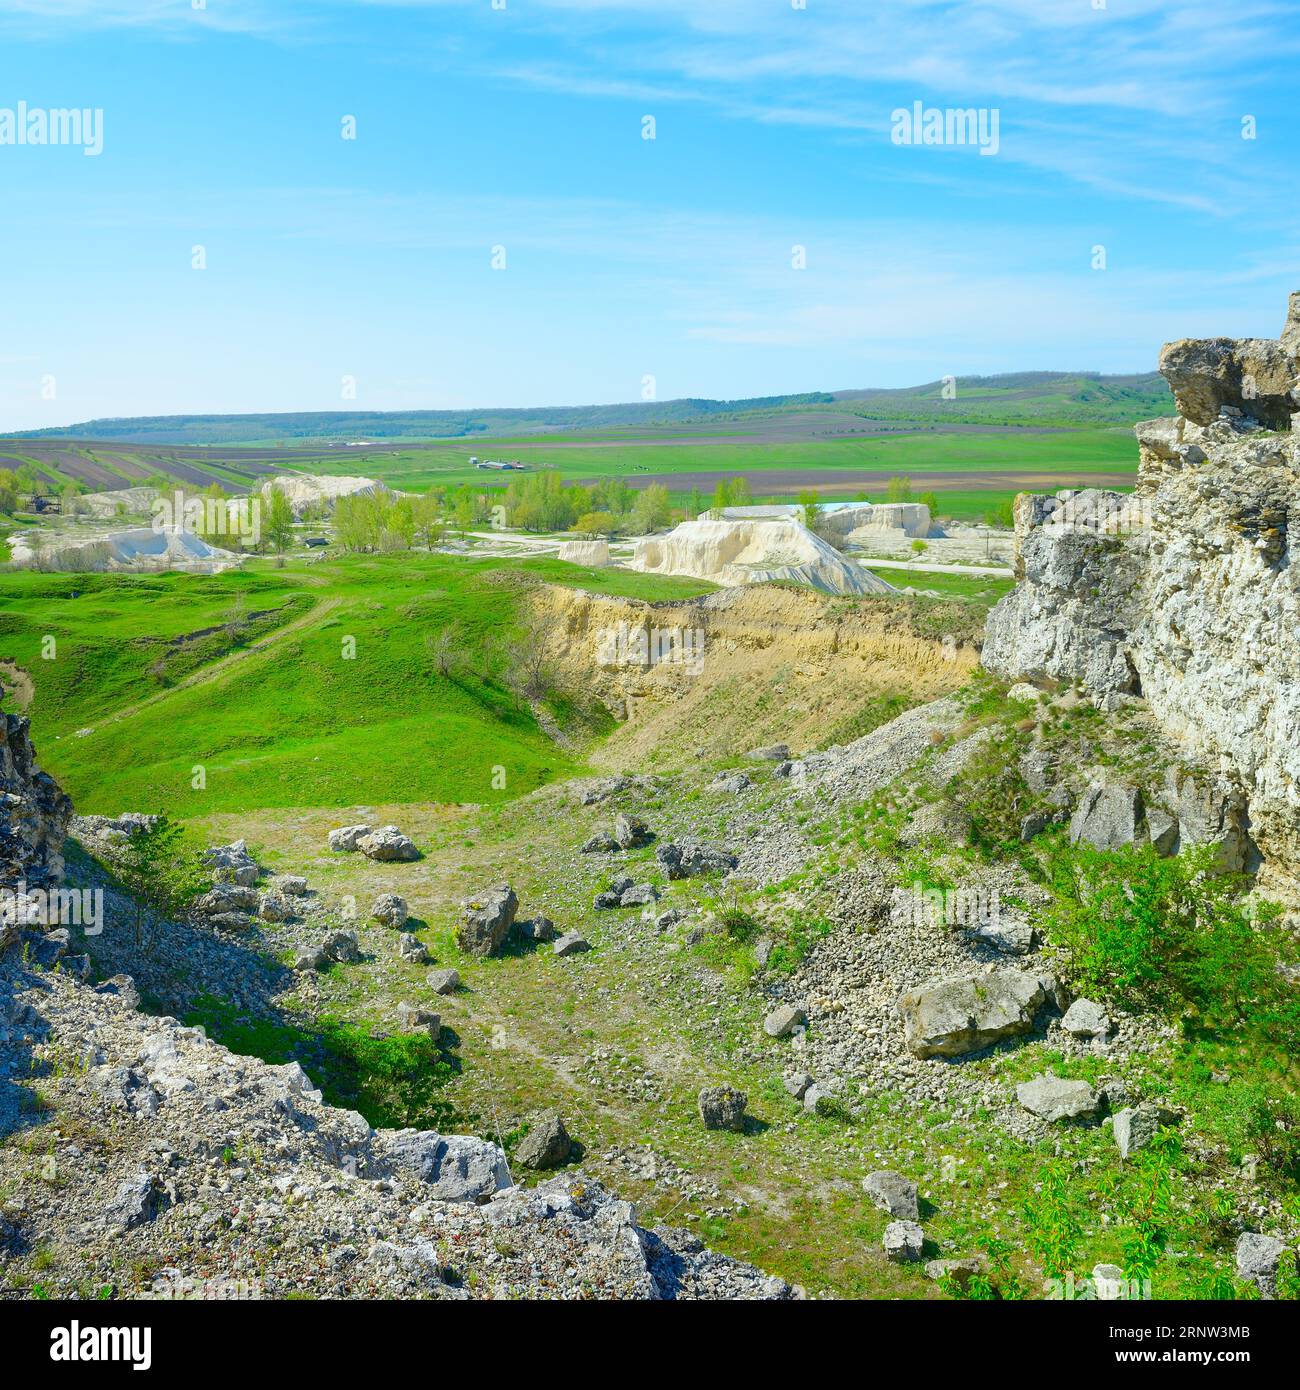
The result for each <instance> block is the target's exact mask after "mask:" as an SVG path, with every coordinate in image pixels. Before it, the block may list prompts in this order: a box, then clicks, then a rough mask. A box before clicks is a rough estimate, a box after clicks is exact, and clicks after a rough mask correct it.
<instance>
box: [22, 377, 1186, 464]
mask: <svg viewBox="0 0 1300 1390" xmlns="http://www.w3.org/2000/svg"><path fill="white" fill-rule="evenodd" d="M949 395H952V393H951V392H950V393H949ZM1172 408H1173V401H1172V397H1171V396H1170V394H1169V389H1168V387H1167V386H1166V385H1165V382H1164V380H1163V379H1162V378H1161V377H1159V376H1157V375H1156V374H1155V373H1149V374H1146V375H1141V376H1106V375H1103V374H1100V373H1093V372H1015V373H1009V374H1007V375H1003V376H987V377H980V376H971V377H958V378H957V379H956V389H955V396H953V398H951V399H949V398H946V397H945V392H944V383H943V382H942V381H933V382H927V383H925V384H924V385H921V386H910V387H901V388H896V389H870V388H867V389H861V390H849V391H812V392H804V393H801V394H798V395H788V396H757V397H753V398H750V399H746V400H734V401H715V400H706V399H697V398H689V397H688V398H685V399H682V400H674V401H636V402H630V403H627V404H622V405H587V406H538V407H529V408H524V409H511V410H499V409H491V408H488V409H481V410H414V411H307V412H297V413H291V414H270V415H155V416H137V417H133V418H126V419H107V420H86V421H83V422H81V423H79V424H75V425H67V426H62V427H59V428H55V429H43V430H27V431H24V432H21V433H19V434H15V435H11V436H9V437H10V438H13V439H51V440H53V439H65V440H101V441H106V442H110V443H118V444H142V445H155V446H174V445H178V446H186V445H188V446H202V445H207V446H211V445H219V446H230V445H239V444H255V443H273V442H276V441H284V442H297V443H302V444H306V443H313V444H318V445H319V444H332V443H353V442H356V441H367V442H371V443H379V442H393V441H397V440H417V439H467V438H470V439H472V438H475V437H478V436H483V437H485V438H488V437H491V436H519V435H538V434H552V433H559V432H566V431H578V430H618V429H640V430H656V429H663V428H665V427H673V428H679V429H681V428H685V429H687V430H690V429H691V428H695V429H709V428H714V429H716V428H717V427H718V426H719V425H721V424H724V423H729V424H751V425H757V424H760V423H761V422H763V421H764V420H768V421H771V420H772V419H773V418H774V417H780V416H783V415H793V414H798V415H801V416H804V417H812V418H814V419H815V417H816V416H817V415H819V414H826V415H830V416H838V417H844V416H853V417H858V418H862V419H879V420H891V421H895V420H898V421H905V420H911V421H916V422H918V423H921V424H927V425H940V426H942V424H943V423H950V424H999V425H1017V424H1022V425H1033V426H1038V427H1052V428H1065V429H1069V428H1079V427H1083V426H1089V425H1091V426H1096V425H1107V424H1114V425H1131V424H1133V423H1134V422H1136V421H1137V420H1140V419H1144V418H1147V417H1150V416H1153V415H1161V414H1168V413H1170V412H1171V411H1172Z"/></svg>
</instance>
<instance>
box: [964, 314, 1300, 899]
mask: <svg viewBox="0 0 1300 1390" xmlns="http://www.w3.org/2000/svg"><path fill="white" fill-rule="evenodd" d="M1288 333H1289V334H1290V337H1289V338H1288V336H1287V334H1285V333H1284V335H1283V338H1282V339H1281V340H1278V341H1276V342H1274V341H1272V340H1265V339H1248V340H1244V341H1243V342H1242V343H1240V344H1234V342H1233V340H1230V339H1217V338H1216V339H1209V340H1207V341H1206V342H1203V343H1196V342H1190V341H1186V340H1185V341H1182V342H1180V343H1177V344H1171V345H1169V346H1167V347H1166V348H1165V350H1164V352H1163V353H1162V354H1161V370H1162V371H1163V372H1164V374H1165V375H1166V377H1168V379H1169V381H1170V384H1171V386H1173V388H1174V390H1175V393H1176V398H1177V399H1178V401H1179V403H1180V405H1181V406H1182V407H1183V408H1184V409H1185V410H1186V411H1188V412H1191V414H1190V415H1188V416H1178V417H1175V418H1173V419H1167V420H1152V421H1147V422H1146V423H1144V424H1141V425H1139V426H1137V437H1138V443H1139V446H1140V463H1139V470H1138V481H1137V489H1136V492H1135V494H1134V495H1133V496H1132V497H1126V496H1122V495H1120V494H1117V493H1113V492H1097V491H1093V490H1088V491H1086V492H1078V493H1058V494H1057V495H1056V496H1055V497H1037V496H1030V495H1028V494H1021V496H1020V497H1018V498H1017V499H1016V509H1015V515H1016V570H1017V575H1018V577H1019V579H1020V581H1021V582H1020V584H1019V586H1018V587H1017V588H1016V590H1015V591H1014V592H1013V593H1011V594H1009V595H1008V596H1007V597H1006V598H1004V599H1003V600H1002V601H1001V602H1000V603H999V604H998V605H997V607H996V608H994V610H993V612H992V613H991V614H990V616H989V620H988V624H987V631H986V638H985V645H984V653H983V661H984V665H985V666H986V667H987V668H989V669H990V670H991V671H993V672H994V673H996V674H998V675H1001V676H1004V677H1006V678H1007V679H1022V678H1029V679H1035V678H1038V679H1048V680H1060V681H1070V682H1077V683H1078V684H1079V685H1080V686H1082V687H1083V689H1085V690H1086V691H1087V692H1088V693H1089V694H1090V695H1091V696H1092V697H1093V698H1094V700H1096V701H1097V702H1098V703H1099V704H1102V705H1108V704H1113V703H1114V702H1115V701H1117V700H1119V699H1122V698H1123V697H1124V696H1141V697H1143V698H1144V699H1145V700H1146V702H1147V705H1148V707H1149V709H1150V711H1151V713H1152V715H1153V716H1154V718H1155V719H1156V721H1157V723H1158V724H1159V726H1160V727H1161V729H1162V730H1163V731H1164V732H1165V733H1166V734H1167V735H1168V736H1169V737H1170V738H1171V739H1172V740H1173V741H1174V742H1175V744H1177V745H1178V746H1179V747H1180V748H1181V749H1182V750H1184V752H1185V754H1186V756H1187V757H1188V758H1189V760H1193V761H1197V762H1199V763H1202V764H1204V765H1205V766H1206V767H1207V768H1210V769H1212V770H1213V771H1215V772H1216V773H1218V774H1219V775H1221V776H1224V777H1227V778H1229V779H1231V780H1232V781H1233V782H1235V783H1236V785H1237V786H1239V787H1240V789H1241V792H1242V794H1243V795H1244V797H1245V799H1246V804H1247V814H1248V820H1249V826H1250V833H1251V836H1252V837H1253V839H1254V841H1255V844H1256V845H1257V846H1258V849H1259V850H1260V852H1261V853H1262V854H1263V855H1264V857H1265V860H1266V861H1267V867H1268V869H1269V871H1270V875H1271V876H1272V875H1275V876H1276V883H1277V885H1278V886H1279V887H1282V886H1285V885H1287V884H1290V885H1292V886H1294V887H1300V881H1298V880H1300V875H1298V874H1297V869H1296V866H1297V864H1300V790H1298V789H1300V644H1297V642H1296V640H1295V634H1296V632H1297V631H1300V582H1298V576H1297V570H1296V568H1295V566H1293V565H1292V563H1291V559H1292V554H1293V552H1294V550H1295V545H1296V543H1297V542H1300V433H1297V432H1296V430H1295V429H1294V428H1286V427H1283V425H1282V423H1280V422H1286V423H1287V424H1289V425H1291V426H1294V425H1296V424H1300V414H1297V413H1296V412H1297V411H1298V410H1300V296H1292V301H1291V317H1290V319H1289V320H1288ZM1225 344H1226V346H1225ZM1270 344H1271V345H1270ZM1279 353H1280V354H1282V356H1284V357H1285V358H1286V362H1287V363H1288V364H1289V365H1288V367H1287V370H1288V371H1289V373H1290V375H1289V377H1288V378H1287V381H1289V382H1290V386H1289V387H1287V386H1286V383H1285V382H1283V383H1282V384H1281V385H1279V384H1278V382H1277V381H1276V380H1274V377H1270V378H1269V382H1268V383H1267V387H1268V389H1267V390H1265V386H1264V385H1263V384H1256V385H1254V386H1252V385H1251V383H1250V381H1249V380H1243V372H1244V373H1245V376H1246V377H1249V372H1248V371H1246V370H1245V369H1246V368H1247V367H1249V365H1250V363H1252V362H1254V361H1256V360H1259V361H1267V362H1270V363H1272V362H1274V361H1275V359H1276V358H1277V357H1278V355H1279ZM1243 364H1244V365H1243ZM1274 375H1276V374H1274ZM1211 405H1213V406H1215V408H1217V410H1218V412H1219V413H1218V414H1217V416H1215V417H1214V418H1213V419H1211V420H1209V422H1208V423H1198V421H1197V419H1195V418H1192V417H1193V416H1200V417H1204V416H1205V414H1206V412H1207V411H1208V410H1209V408H1210V406H1211Z"/></svg>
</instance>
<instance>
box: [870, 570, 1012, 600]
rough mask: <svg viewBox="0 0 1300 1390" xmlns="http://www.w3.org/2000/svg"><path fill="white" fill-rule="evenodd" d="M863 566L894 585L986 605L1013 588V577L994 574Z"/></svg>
mask: <svg viewBox="0 0 1300 1390" xmlns="http://www.w3.org/2000/svg"><path fill="white" fill-rule="evenodd" d="M867 568H868V569H871V572H872V574H875V575H878V576H879V577H880V578H881V579H883V580H884V581H885V582H886V583H887V584H892V585H894V587H895V588H911V589H931V590H933V591H934V592H935V593H936V594H941V595H943V597H944V598H963V599H970V600H971V601H972V602H975V603H982V604H984V605H985V606H986V607H989V608H991V607H992V606H993V605H994V604H995V603H996V602H997V601H998V600H999V599H1000V598H1003V597H1004V596H1005V595H1007V594H1009V593H1010V592H1011V590H1012V589H1014V588H1015V581H1014V580H1013V579H999V578H998V577H997V576H996V575H978V574H934V573H932V572H931V571H928V570H914V571H912V570H896V569H884V568H881V569H872V567H871V566H870V565H868V566H867Z"/></svg>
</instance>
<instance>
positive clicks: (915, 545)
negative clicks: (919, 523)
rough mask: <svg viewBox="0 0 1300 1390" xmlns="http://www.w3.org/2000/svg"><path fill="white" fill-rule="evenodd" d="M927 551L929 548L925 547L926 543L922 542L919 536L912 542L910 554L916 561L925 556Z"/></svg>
mask: <svg viewBox="0 0 1300 1390" xmlns="http://www.w3.org/2000/svg"><path fill="white" fill-rule="evenodd" d="M928 549H929V546H928V545H926V543H925V542H924V541H923V540H921V538H920V537H919V536H918V537H917V539H916V540H914V541H913V542H912V554H913V555H915V556H916V558H917V559H918V560H919V559H920V558H921V556H922V555H924V554H925V552H926V551H927V550H928Z"/></svg>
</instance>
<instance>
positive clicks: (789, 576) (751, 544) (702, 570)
mask: <svg viewBox="0 0 1300 1390" xmlns="http://www.w3.org/2000/svg"><path fill="white" fill-rule="evenodd" d="M631 568H632V569H635V570H641V571H643V572H644V573H646V574H682V575H689V576H691V577H692V578H695V579H708V580H712V582H713V583H715V584H723V585H727V586H733V585H739V584H761V583H763V582H765V581H768V580H773V579H786V580H791V581H793V582H794V583H796V584H807V585H809V586H810V587H811V588H814V589H820V590H821V591H822V592H823V593H827V594H871V593H893V592H894V590H893V588H892V586H891V585H889V584H886V583H885V581H884V580H883V579H879V578H877V577H876V576H875V575H874V574H870V573H868V571H866V570H864V569H863V568H862V567H861V565H857V564H854V563H853V561H851V560H846V559H845V558H844V556H843V555H841V554H840V553H839V552H838V551H837V550H835V549H834V548H833V547H832V546H829V545H827V544H826V542H825V541H824V540H822V539H821V537H820V536H816V535H814V534H813V533H812V532H811V531H810V530H808V528H807V527H806V526H804V525H803V524H802V523H801V522H798V521H795V520H793V519H788V518H782V517H773V518H755V519H746V520H727V519H723V520H719V521H713V520H709V519H705V518H701V519H700V520H697V521H683V522H682V523H681V524H680V525H679V526H676V527H674V528H673V530H671V531H670V532H669V533H668V534H667V535H665V536H648V537H646V538H645V539H644V540H641V541H638V542H637V546H636V552H635V554H634V555H633V558H632V564H631Z"/></svg>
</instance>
